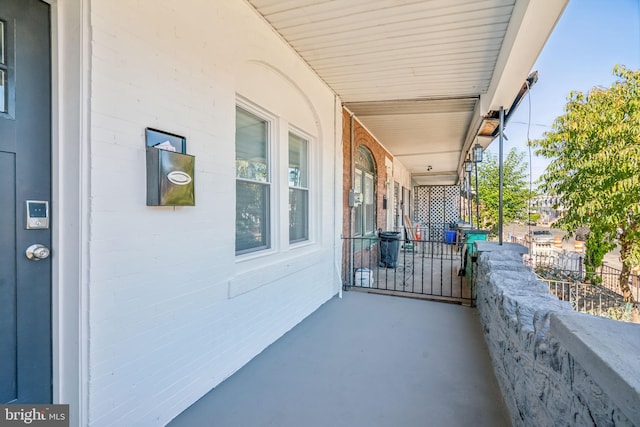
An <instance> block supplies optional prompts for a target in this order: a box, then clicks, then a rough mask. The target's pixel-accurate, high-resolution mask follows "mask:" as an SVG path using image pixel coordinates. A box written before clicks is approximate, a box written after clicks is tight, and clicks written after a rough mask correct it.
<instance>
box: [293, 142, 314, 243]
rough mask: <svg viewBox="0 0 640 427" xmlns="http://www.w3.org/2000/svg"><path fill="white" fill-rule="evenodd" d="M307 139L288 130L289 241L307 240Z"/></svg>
mask: <svg viewBox="0 0 640 427" xmlns="http://www.w3.org/2000/svg"><path fill="white" fill-rule="evenodd" d="M308 153H309V141H308V140H306V139H305V138H303V137H301V136H299V135H296V134H295V133H293V132H289V171H288V177H289V243H295V242H300V241H304V240H309V162H308Z"/></svg>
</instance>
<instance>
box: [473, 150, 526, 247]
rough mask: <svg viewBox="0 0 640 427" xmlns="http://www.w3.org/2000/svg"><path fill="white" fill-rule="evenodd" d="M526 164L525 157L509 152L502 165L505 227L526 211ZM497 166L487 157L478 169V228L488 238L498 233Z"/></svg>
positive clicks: (495, 159) (491, 156)
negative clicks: (484, 232)
mask: <svg viewBox="0 0 640 427" xmlns="http://www.w3.org/2000/svg"><path fill="white" fill-rule="evenodd" d="M527 167H528V166H527V162H525V161H524V153H522V152H518V151H517V150H516V149H515V148H511V150H509V152H508V153H507V156H506V158H505V159H504V162H503V177H504V181H503V182H504V185H503V194H502V206H503V212H502V219H503V222H504V223H508V222H511V221H513V220H515V219H522V218H523V216H524V213H525V212H526V209H527V202H528V199H529V189H528V186H527ZM498 170H499V164H498V158H497V157H496V156H493V155H491V153H487V155H486V156H485V160H484V161H483V162H482V163H480V167H479V168H478V191H479V193H480V224H481V227H482V228H484V229H487V230H489V231H490V232H491V234H494V235H495V234H497V233H498V214H499V204H498V202H499V185H498V184H499V175H498Z"/></svg>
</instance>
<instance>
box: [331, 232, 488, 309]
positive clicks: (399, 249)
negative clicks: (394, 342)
mask: <svg viewBox="0 0 640 427" xmlns="http://www.w3.org/2000/svg"><path fill="white" fill-rule="evenodd" d="M413 232H414V233H416V232H418V234H420V236H421V238H420V240H418V239H415V240H412V239H407V238H405V236H404V235H403V234H404V233H401V232H397V233H395V236H391V235H389V234H388V232H383V233H381V234H380V236H372V237H356V238H344V239H343V243H344V247H345V248H347V251H348V254H349V262H348V266H346V268H344V269H343V271H344V277H343V283H344V286H345V289H346V290H349V289H350V288H361V289H366V290H368V291H372V292H380V293H391V294H399V295H413V296H422V297H425V298H430V299H435V300H445V301H449V302H456V303H462V304H467V305H473V304H474V303H475V299H476V292H475V287H474V284H473V283H474V281H473V280H472V278H473V274H474V273H475V271H474V263H473V262H471V258H472V253H471V251H473V249H470V248H471V247H470V246H469V247H467V245H465V244H461V243H458V242H457V241H453V242H446V241H445V240H444V237H442V236H440V237H439V238H438V239H429V238H426V239H423V238H422V236H425V237H426V236H430V235H431V231H430V228H427V227H420V228H419V229H413ZM423 233H424V234H423ZM416 237H417V236H416Z"/></svg>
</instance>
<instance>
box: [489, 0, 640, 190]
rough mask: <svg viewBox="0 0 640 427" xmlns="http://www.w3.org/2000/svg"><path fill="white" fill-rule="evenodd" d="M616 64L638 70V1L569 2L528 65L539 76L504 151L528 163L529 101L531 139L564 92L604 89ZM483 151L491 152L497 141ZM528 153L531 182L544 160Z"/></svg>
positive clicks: (560, 105) (555, 111) (556, 111)
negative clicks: (522, 156)
mask: <svg viewBox="0 0 640 427" xmlns="http://www.w3.org/2000/svg"><path fill="white" fill-rule="evenodd" d="M616 64H623V65H625V66H627V68H631V69H634V70H637V69H639V68H640V0H570V1H569V4H568V6H567V8H566V9H565V11H564V14H563V15H562V17H561V18H560V20H559V21H558V24H557V25H556V27H555V29H554V31H553V33H552V34H551V36H550V37H549V40H547V44H546V45H545V47H544V49H543V50H542V52H541V53H540V56H539V57H538V61H537V62H536V64H535V65H534V67H533V69H532V71H533V70H538V74H539V76H538V83H537V84H536V85H535V86H534V87H533V88H532V90H531V93H530V100H529V99H528V98H525V99H524V100H523V102H522V104H520V107H519V108H518V110H517V111H516V113H514V116H513V117H512V118H511V119H510V121H509V123H508V124H507V127H506V129H505V134H506V135H507V137H508V138H509V140H508V141H505V145H504V148H505V153H506V152H507V151H508V150H509V149H510V148H511V147H513V146H515V147H517V148H518V150H520V151H525V152H526V153H527V155H526V156H525V159H527V161H528V151H527V148H526V141H527V128H528V126H527V123H528V122H529V101H530V102H531V127H530V131H529V135H530V138H531V139H537V138H540V137H542V134H543V132H545V131H547V130H549V129H550V126H551V124H552V123H553V120H554V119H555V118H556V117H558V116H559V115H561V114H562V113H563V110H564V106H565V104H566V99H567V95H568V94H569V92H571V91H572V90H579V91H582V92H587V91H588V90H589V89H591V88H592V87H594V86H604V87H609V86H610V85H611V83H612V82H613V81H614V76H613V74H612V70H613V66H614V65H616ZM489 152H491V153H493V154H494V155H495V154H497V152H498V140H497V139H496V140H495V141H494V142H493V143H492V144H491V146H490V148H489ZM532 155H533V161H532V162H531V165H532V176H533V179H534V180H535V179H536V178H537V177H539V176H540V175H541V174H542V173H543V172H544V169H545V166H546V164H547V160H546V159H544V158H537V157H535V154H532Z"/></svg>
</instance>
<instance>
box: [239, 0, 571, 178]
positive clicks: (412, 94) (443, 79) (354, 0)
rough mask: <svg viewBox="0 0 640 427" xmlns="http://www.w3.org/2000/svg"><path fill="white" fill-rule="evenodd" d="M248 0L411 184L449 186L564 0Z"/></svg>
mask: <svg viewBox="0 0 640 427" xmlns="http://www.w3.org/2000/svg"><path fill="white" fill-rule="evenodd" d="M247 1H248V2H249V3H250V4H251V5H252V6H253V7H254V8H255V9H256V10H257V11H258V13H259V14H261V15H262V16H263V17H264V18H265V19H266V21H268V22H269V23H270V24H271V26H272V27H273V28H274V29H275V31H277V32H278V33H279V34H280V35H281V36H282V38H283V39H284V40H285V41H286V42H288V43H289V44H290V45H291V46H292V47H293V49H294V50H296V51H297V52H298V54H299V55H300V56H301V57H302V58H303V59H304V60H305V61H306V62H307V63H308V64H309V66H310V67H311V68H312V69H313V70H315V72H316V73H317V74H318V75H319V76H320V77H321V78H322V79H323V80H324V81H325V82H326V83H327V84H328V85H329V86H330V87H331V88H332V89H333V90H334V91H335V92H336V93H337V94H338V95H339V96H340V98H341V99H342V101H343V103H344V105H345V106H346V107H347V108H348V109H349V110H350V111H352V112H353V113H354V114H355V115H356V117H357V118H358V119H359V120H360V121H361V122H362V123H363V124H364V125H365V126H366V127H367V128H368V129H369V130H370V131H371V132H372V133H373V135H374V136H375V137H376V138H377V139H378V141H380V143H382V145H384V146H385V147H386V148H387V149H388V150H389V151H390V152H391V153H392V154H393V155H394V156H396V157H397V158H398V159H399V160H400V161H401V162H402V163H403V164H404V165H405V166H406V167H407V168H408V169H409V171H410V172H411V174H412V177H413V179H414V181H415V183H417V184H419V185H431V184H434V185H443V184H444V185H446V184H454V183H456V182H457V180H458V176H459V174H460V170H461V165H462V162H463V161H464V159H465V157H466V155H467V152H468V150H469V147H470V146H471V145H472V144H474V143H475V142H480V143H481V144H482V145H483V146H485V147H486V146H487V145H488V144H489V143H490V142H491V140H492V138H491V137H482V136H480V137H479V136H478V134H479V129H480V127H481V124H482V119H483V118H484V117H485V116H487V115H489V114H490V113H491V112H492V111H496V110H498V109H499V108H500V106H504V107H505V109H508V108H509V107H510V106H511V105H512V104H513V101H514V99H515V98H516V96H517V94H518V92H519V91H520V89H521V88H522V85H523V83H524V81H525V79H526V77H527V75H528V74H529V72H530V70H531V67H532V66H533V63H534V62H535V59H536V58H537V56H538V54H539V52H540V50H541V49H542V47H543V45H544V43H545V41H546V40H547V38H548V36H549V34H550V32H551V30H552V29H553V26H554V25H555V23H556V21H557V19H558V18H559V16H560V14H561V13H562V11H563V9H564V7H565V6H566V3H567V1H568V0H560V1H555V2H548V1H546V0H430V1H424V0H247ZM507 113H508V111H507ZM429 166H430V168H429Z"/></svg>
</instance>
